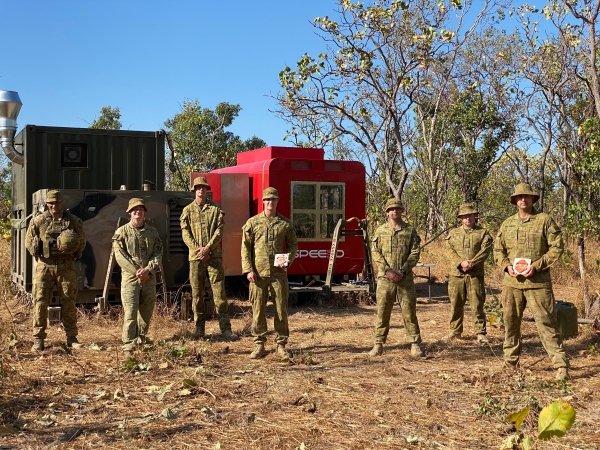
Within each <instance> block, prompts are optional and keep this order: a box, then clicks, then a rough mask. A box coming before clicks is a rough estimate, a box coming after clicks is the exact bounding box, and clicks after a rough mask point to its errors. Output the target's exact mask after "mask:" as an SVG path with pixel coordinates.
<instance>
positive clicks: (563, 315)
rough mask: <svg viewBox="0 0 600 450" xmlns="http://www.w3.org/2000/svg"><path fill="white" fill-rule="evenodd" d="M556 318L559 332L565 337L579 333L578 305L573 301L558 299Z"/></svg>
mask: <svg viewBox="0 0 600 450" xmlns="http://www.w3.org/2000/svg"><path fill="white" fill-rule="evenodd" d="M556 320H557V323H558V333H559V334H560V336H561V337H562V338H563V339H569V338H572V337H575V336H577V334H578V333H579V330H578V326H577V307H576V306H575V305H574V304H573V303H569V302H563V301H560V300H559V301H557V302H556Z"/></svg>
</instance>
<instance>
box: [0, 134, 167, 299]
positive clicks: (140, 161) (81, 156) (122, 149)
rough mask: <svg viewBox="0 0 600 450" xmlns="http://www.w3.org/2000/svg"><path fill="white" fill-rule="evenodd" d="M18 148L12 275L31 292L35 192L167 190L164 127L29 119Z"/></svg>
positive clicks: (14, 166) (14, 171)
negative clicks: (67, 124)
mask: <svg viewBox="0 0 600 450" xmlns="http://www.w3.org/2000/svg"><path fill="white" fill-rule="evenodd" d="M13 150H14V151H13V159H12V160H13V164H12V203H13V206H12V211H11V219H12V220H11V222H12V224H13V229H12V233H11V245H12V249H11V259H12V262H11V263H12V281H13V283H15V285H16V287H17V288H19V289H21V290H25V291H27V292H31V287H32V258H31V257H30V256H29V255H28V253H27V250H26V249H25V233H26V228H27V225H28V223H29V219H30V218H31V216H32V213H33V212H34V211H33V203H32V197H33V194H34V193H35V192H37V191H39V190H40V189H61V190H63V189H67V190H72V189H76V190H80V191H81V193H82V195H85V193H86V192H89V191H99V190H111V191H113V190H119V189H121V188H122V187H126V189H130V190H141V189H143V185H144V184H153V186H154V187H155V189H156V190H157V191H163V190H164V178H165V134H164V132H163V131H155V132H154V131H127V130H95V129H89V128H63V127H45V126H36V125H27V126H25V128H23V129H22V130H21V131H20V132H19V133H18V134H17V135H16V136H15V137H14V148H13ZM5 151H6V149H5ZM15 152H16V153H15ZM15 156H18V157H15ZM65 207H68V206H67V205H65ZM165 207H166V206H165ZM105 244H106V245H108V242H106V243H105Z"/></svg>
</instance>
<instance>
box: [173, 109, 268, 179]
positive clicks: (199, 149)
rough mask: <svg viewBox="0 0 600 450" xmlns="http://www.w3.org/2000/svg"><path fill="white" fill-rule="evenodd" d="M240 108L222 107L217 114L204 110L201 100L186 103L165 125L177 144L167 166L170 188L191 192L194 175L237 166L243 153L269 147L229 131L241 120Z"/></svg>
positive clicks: (255, 139) (174, 144)
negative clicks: (191, 179) (237, 119)
mask: <svg viewBox="0 0 600 450" xmlns="http://www.w3.org/2000/svg"><path fill="white" fill-rule="evenodd" d="M241 110H242V108H241V107H240V105H233V104H230V103H226V102H223V103H219V104H218V105H217V106H216V108H215V109H214V110H212V109H210V108H203V107H202V106H201V105H200V103H199V102H198V100H193V101H192V100H184V101H183V105H182V106H181V112H179V113H177V114H175V116H173V118H171V119H168V120H167V121H165V127H167V131H168V133H169V138H170V141H171V142H172V144H173V148H172V150H173V152H172V153H171V154H170V155H169V156H168V158H167V162H168V167H169V169H170V174H167V186H168V188H170V189H182V190H187V189H188V188H189V185H190V179H189V178H190V174H191V173H192V172H210V171H211V170H214V169H219V168H221V167H228V166H231V165H234V164H235V157H236V155H237V154H238V153H239V152H243V151H246V150H253V149H256V148H261V147H266V145H267V144H266V143H265V141H263V140H262V139H260V138H258V137H256V136H253V137H251V138H250V139H247V140H246V141H242V139H241V138H240V137H239V136H236V135H235V134H233V133H232V132H231V131H227V128H228V127H229V126H231V124H232V123H233V121H234V120H235V119H236V118H237V117H238V115H239V113H240V111H241Z"/></svg>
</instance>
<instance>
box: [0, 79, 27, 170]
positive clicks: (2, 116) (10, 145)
mask: <svg viewBox="0 0 600 450" xmlns="http://www.w3.org/2000/svg"><path fill="white" fill-rule="evenodd" d="M21 106H23V103H21V99H20V98H19V94H17V93H16V92H14V91H0V145H1V146H2V150H4V153H6V156H8V159H10V160H11V161H12V162H13V163H15V164H20V165H23V161H24V158H23V154H22V153H19V152H18V151H17V149H15V134H16V133H17V117H18V116H19V112H20V111H21Z"/></svg>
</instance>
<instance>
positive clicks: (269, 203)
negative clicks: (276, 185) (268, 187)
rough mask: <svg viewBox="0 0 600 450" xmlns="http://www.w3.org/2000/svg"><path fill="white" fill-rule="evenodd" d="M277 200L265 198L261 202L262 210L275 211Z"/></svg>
mask: <svg viewBox="0 0 600 450" xmlns="http://www.w3.org/2000/svg"><path fill="white" fill-rule="evenodd" d="M278 202H279V199H278V198H266V199H264V200H263V209H264V210H265V211H277V203H278Z"/></svg>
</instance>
